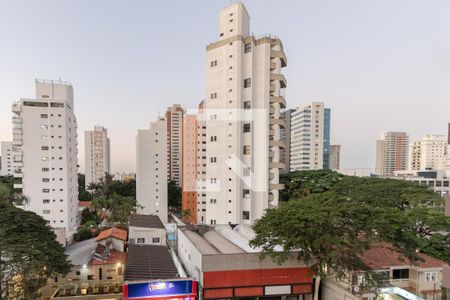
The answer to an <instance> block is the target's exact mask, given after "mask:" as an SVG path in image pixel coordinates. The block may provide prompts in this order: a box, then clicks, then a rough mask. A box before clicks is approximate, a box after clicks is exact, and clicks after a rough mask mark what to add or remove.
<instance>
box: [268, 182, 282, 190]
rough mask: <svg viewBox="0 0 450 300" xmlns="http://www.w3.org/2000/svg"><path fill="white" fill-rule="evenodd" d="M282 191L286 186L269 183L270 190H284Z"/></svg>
mask: <svg viewBox="0 0 450 300" xmlns="http://www.w3.org/2000/svg"><path fill="white" fill-rule="evenodd" d="M282 189H284V184H281V183H269V190H282Z"/></svg>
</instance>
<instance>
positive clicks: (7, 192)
mask: <svg viewBox="0 0 450 300" xmlns="http://www.w3.org/2000/svg"><path fill="white" fill-rule="evenodd" d="M12 197H13V194H12V190H11V189H10V187H9V186H8V185H7V184H5V183H1V182H0V203H1V204H4V205H7V204H10V203H11V200H12Z"/></svg>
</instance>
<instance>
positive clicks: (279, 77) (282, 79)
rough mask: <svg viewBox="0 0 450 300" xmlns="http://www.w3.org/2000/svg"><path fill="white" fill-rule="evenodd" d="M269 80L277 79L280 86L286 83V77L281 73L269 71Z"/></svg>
mask: <svg viewBox="0 0 450 300" xmlns="http://www.w3.org/2000/svg"><path fill="white" fill-rule="evenodd" d="M270 80H278V81H279V82H280V87H281V88H285V87H286V85H287V81H286V77H284V75H283V74H273V73H270Z"/></svg>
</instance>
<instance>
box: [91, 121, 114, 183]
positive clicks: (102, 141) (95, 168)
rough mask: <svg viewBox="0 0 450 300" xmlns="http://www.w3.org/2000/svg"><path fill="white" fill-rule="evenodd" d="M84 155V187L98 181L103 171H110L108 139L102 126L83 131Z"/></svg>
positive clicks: (101, 177)
mask: <svg viewBox="0 0 450 300" xmlns="http://www.w3.org/2000/svg"><path fill="white" fill-rule="evenodd" d="M84 155H85V173H84V174H85V176H86V180H85V182H86V188H87V187H88V186H89V184H91V183H99V182H100V181H101V180H103V179H104V178H105V173H111V157H110V156H111V155H110V141H109V138H108V131H107V130H106V128H104V127H103V126H95V127H94V130H87V131H85V132H84Z"/></svg>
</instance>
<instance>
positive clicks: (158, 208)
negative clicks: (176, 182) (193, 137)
mask: <svg viewBox="0 0 450 300" xmlns="http://www.w3.org/2000/svg"><path fill="white" fill-rule="evenodd" d="M136 200H137V204H138V213H139V214H144V215H150V214H153V215H157V216H159V218H160V219H161V221H162V222H163V223H167V213H168V212H167V205H168V201H167V120H166V119H165V118H162V117H158V120H157V121H156V122H152V123H150V129H139V130H138V134H137V138H136Z"/></svg>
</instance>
